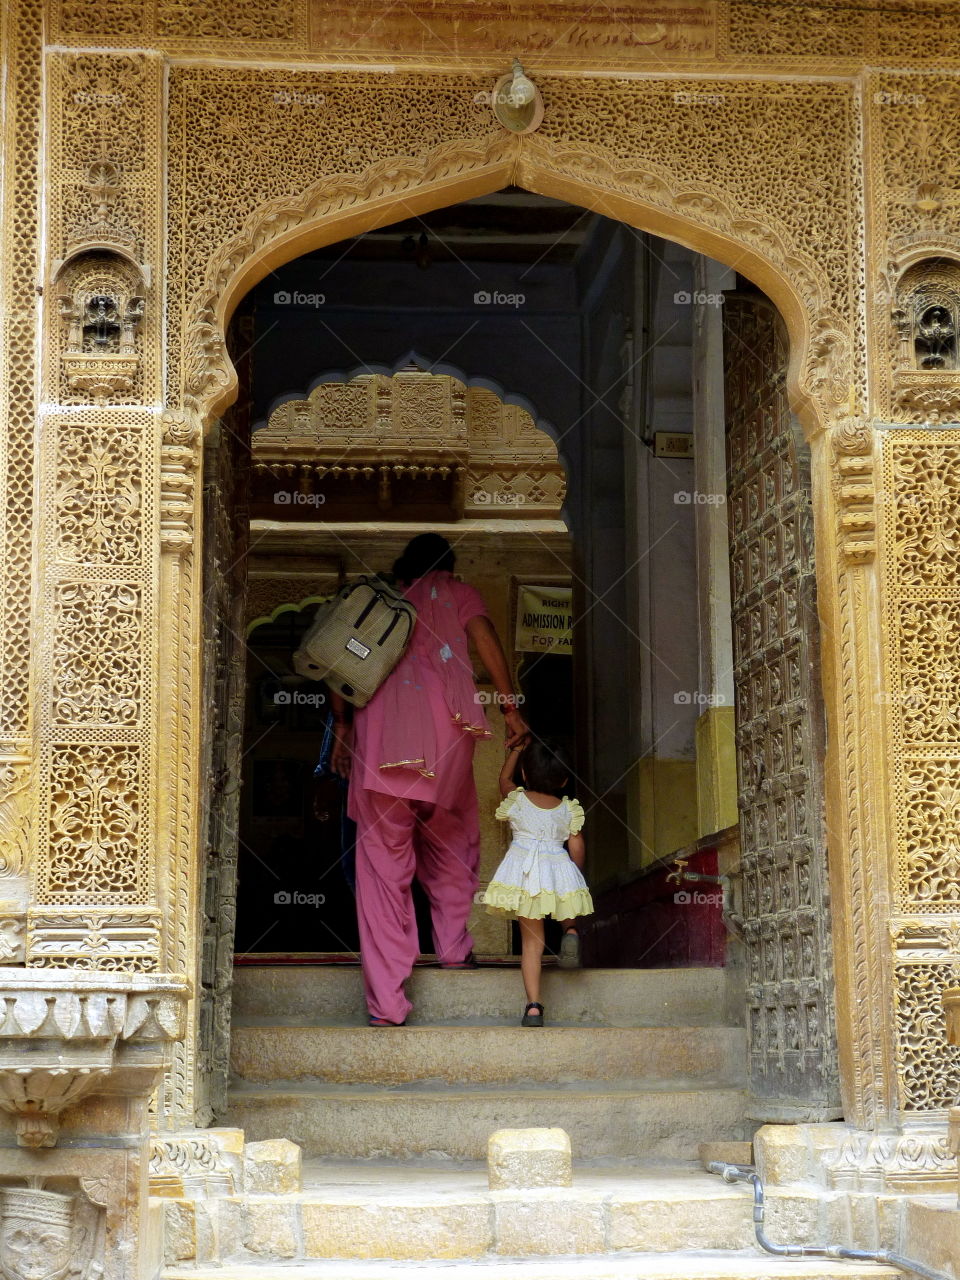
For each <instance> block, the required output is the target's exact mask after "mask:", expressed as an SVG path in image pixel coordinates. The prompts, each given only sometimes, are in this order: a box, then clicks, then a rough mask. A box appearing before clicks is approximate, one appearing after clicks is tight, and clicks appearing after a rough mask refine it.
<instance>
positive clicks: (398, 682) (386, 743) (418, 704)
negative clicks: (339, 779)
mask: <svg viewBox="0 0 960 1280" xmlns="http://www.w3.org/2000/svg"><path fill="white" fill-rule="evenodd" d="M458 586H460V584H459V583H457V581H456V579H455V578H454V577H453V575H452V574H451V573H449V572H447V571H446V570H435V571H433V572H431V573H427V574H424V576H423V577H422V578H418V579H417V580H416V582H414V583H413V585H412V586H411V587H410V588H409V590H408V591H406V592H405V593H404V594H405V595H406V598H407V599H408V600H409V601H410V602H411V604H413V605H415V606H416V610H417V622H416V626H415V627H414V630H413V636H412V638H411V641H410V645H409V647H408V649H407V651H406V653H405V654H404V655H403V657H402V658H401V659H400V661H399V662H398V663H397V665H396V666H395V667H394V669H393V671H391V673H390V675H389V676H388V677H387V679H386V681H385V682H384V684H383V685H382V686H381V688H380V689H379V690H378V691H377V698H378V699H382V700H383V701H382V705H381V707H380V708H379V711H380V715H381V717H382V726H383V727H382V733H381V738H380V752H379V754H380V759H379V760H377V761H375V762H374V761H372V760H371V762H370V763H371V764H375V765H376V767H378V768H380V769H401V768H404V769H416V770H417V771H418V772H419V773H421V774H423V776H424V777H426V778H433V777H435V776H436V771H437V727H436V726H435V722H434V715H435V711H434V708H435V705H436V698H435V697H431V696H430V690H431V688H433V689H435V688H436V683H437V681H439V686H440V690H441V692H442V699H443V704H444V708H445V713H446V714H448V715H449V716H450V719H451V722H452V723H453V724H454V725H455V726H456V727H457V728H459V729H462V730H463V731H464V733H468V734H472V735H473V736H475V737H477V738H489V737H490V736H491V733H490V726H489V725H488V723H487V718H486V715H485V714H484V710H483V706H482V704H481V703H480V702H478V701H477V696H476V694H477V687H476V683H475V681H474V678H473V665H472V663H471V661H470V649H469V645H468V643H467V635H466V631H465V630H464V628H463V625H462V624H461V622H460V612H459V604H460V601H459V599H458V595H457V588H458Z"/></svg>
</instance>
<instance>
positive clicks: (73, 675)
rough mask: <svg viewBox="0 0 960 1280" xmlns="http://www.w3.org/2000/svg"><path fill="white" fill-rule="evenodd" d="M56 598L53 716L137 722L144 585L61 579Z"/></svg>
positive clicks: (80, 721) (70, 720)
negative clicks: (62, 580) (64, 580)
mask: <svg viewBox="0 0 960 1280" xmlns="http://www.w3.org/2000/svg"><path fill="white" fill-rule="evenodd" d="M55 598H56V606H55V608H56V613H55V619H56V621H55V626H56V632H55V636H54V646H53V689H52V697H53V708H52V710H53V718H54V720H56V721H57V722H58V723H59V724H71V725H117V724H125V725H134V724H137V723H138V722H139V721H140V719H141V716H142V713H143V692H142V684H141V682H142V676H143V655H142V646H143V628H142V620H143V590H142V588H141V587H140V585H139V584H138V583H127V582H109V583H108V582H60V583H58V584H57V589H56V597H55Z"/></svg>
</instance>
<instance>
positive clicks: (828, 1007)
mask: <svg viewBox="0 0 960 1280" xmlns="http://www.w3.org/2000/svg"><path fill="white" fill-rule="evenodd" d="M724 318H725V325H724V333H725V339H724V343H725V368H726V388H725V392H726V414H727V428H726V429H727V489H728V492H727V499H728V504H729V514H730V551H731V573H732V579H733V580H732V590H733V629H734V677H735V686H736V700H737V773H738V783H739V809H740V840H741V858H742V862H741V870H742V905H741V912H742V917H743V931H744V939H745V942H746V949H747V1018H748V1036H749V1053H750V1088H751V1094H752V1108H751V1114H752V1115H753V1116H754V1117H755V1118H756V1119H761V1120H771V1121H774V1120H790V1119H796V1120H804V1119H829V1118H832V1117H835V1116H838V1115H839V1114H840V1102H839V1081H838V1065H837V1050H836V1030H835V1010H834V1000H833V960H832V945H831V935H830V915H829V909H828V897H827V865H826V842H825V833H824V820H823V798H822V761H823V744H824V726H823V712H822V703H821V695H820V668H819V653H818V629H817V628H818V622H817V609H816V585H815V578H814V554H813V524H812V515H811V509H810V486H809V454H808V450H807V447H806V445H805V444H804V442H803V438H802V434H801V431H800V427H799V425H798V424H797V423H796V421H795V419H794V418H793V417H792V415H791V413H790V409H789V406H788V403H787V396H786V387H785V381H786V378H785V375H786V367H787V346H786V337H785V333H784V329H783V325H782V322H781V320H780V317H779V315H778V314H777V312H776V311H775V310H774V309H773V307H772V306H771V305H770V304H769V303H767V302H766V301H765V300H763V299H760V298H749V297H742V298H734V297H728V299H727V301H726V305H725V306H724Z"/></svg>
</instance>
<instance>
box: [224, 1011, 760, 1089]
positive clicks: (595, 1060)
mask: <svg viewBox="0 0 960 1280" xmlns="http://www.w3.org/2000/svg"><path fill="white" fill-rule="evenodd" d="M230 1060H231V1067H232V1069H233V1071H234V1073H235V1074H236V1075H237V1076H239V1077H241V1078H242V1079H244V1080H247V1081H249V1082H251V1083H256V1082H260V1083H264V1082H267V1081H270V1080H303V1079H314V1080H323V1081H331V1082H335V1083H336V1082H344V1083H353V1084H385V1085H394V1084H405V1083H407V1082H410V1081H415V1080H435V1081H443V1082H444V1083H447V1084H475V1085H480V1084H510V1083H547V1084H563V1083H566V1082H569V1081H574V1080H584V1081H586V1080H617V1081H621V1082H622V1081H627V1080H635V1081H636V1080H640V1079H643V1080H644V1081H645V1082H651V1081H654V1080H664V1081H672V1082H674V1083H676V1082H677V1081H679V1080H684V1081H687V1082H689V1083H691V1084H694V1083H697V1082H711V1081H712V1082H718V1081H723V1082H724V1083H726V1084H731V1085H733V1084H740V1083H742V1082H743V1079H744V1070H745V1061H746V1042H745V1032H744V1031H743V1030H742V1029H741V1028H739V1027H564V1028H560V1027H543V1028H542V1029H541V1028H537V1029H536V1030H531V1029H530V1028H528V1027H398V1028H397V1029H396V1030H394V1029H383V1030H374V1031H372V1030H371V1029H370V1028H369V1027H329V1026H315V1025H313V1026H276V1025H274V1026H250V1025H243V1024H242V1023H237V1024H235V1025H234V1028H233V1034H232V1038H231V1046H230Z"/></svg>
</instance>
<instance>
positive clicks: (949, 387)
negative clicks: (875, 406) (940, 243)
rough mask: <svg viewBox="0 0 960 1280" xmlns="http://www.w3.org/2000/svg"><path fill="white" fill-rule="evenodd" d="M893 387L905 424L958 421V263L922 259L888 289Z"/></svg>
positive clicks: (959, 391)
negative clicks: (891, 295) (890, 296)
mask: <svg viewBox="0 0 960 1280" xmlns="http://www.w3.org/2000/svg"><path fill="white" fill-rule="evenodd" d="M891 315H892V320H893V333H892V338H893V342H894V348H895V349H894V352H893V369H894V372H893V387H894V403H895V405H896V407H897V409H898V410H899V411H900V412H901V413H902V414H903V415H904V416H905V417H906V418H907V420H908V421H911V422H930V423H934V424H937V423H942V422H960V263H957V262H953V261H951V260H950V259H947V258H939V257H937V258H924V259H923V260H922V261H920V262H917V263H914V264H913V266H911V267H909V268H908V269H907V270H905V271H903V273H902V274H901V275H900V278H899V281H898V283H897V285H896V288H895V291H894V302H893V308H892V313H891Z"/></svg>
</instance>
